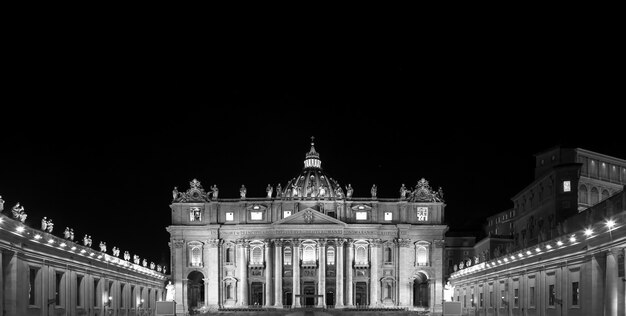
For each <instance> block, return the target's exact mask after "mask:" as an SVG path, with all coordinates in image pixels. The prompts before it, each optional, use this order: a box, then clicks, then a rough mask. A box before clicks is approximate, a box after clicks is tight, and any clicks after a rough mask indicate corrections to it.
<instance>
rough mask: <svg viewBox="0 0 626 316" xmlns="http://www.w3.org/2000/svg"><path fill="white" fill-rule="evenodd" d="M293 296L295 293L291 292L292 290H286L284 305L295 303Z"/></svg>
mask: <svg viewBox="0 0 626 316" xmlns="http://www.w3.org/2000/svg"><path fill="white" fill-rule="evenodd" d="M292 298H293V293H291V290H289V291H285V292H284V293H283V305H288V306H291V304H292V303H293V302H292V300H291V299H292Z"/></svg>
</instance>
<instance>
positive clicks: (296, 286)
mask: <svg viewBox="0 0 626 316" xmlns="http://www.w3.org/2000/svg"><path fill="white" fill-rule="evenodd" d="M291 255H292V256H293V285H292V292H293V305H292V306H293V307H294V308H296V307H300V306H301V304H300V296H296V295H300V294H301V293H300V241H299V240H297V239H295V240H294V241H293V249H292V254H291Z"/></svg>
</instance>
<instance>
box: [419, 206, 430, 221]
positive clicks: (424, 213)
mask: <svg viewBox="0 0 626 316" xmlns="http://www.w3.org/2000/svg"><path fill="white" fill-rule="evenodd" d="M417 220H418V221H420V222H424V221H427V220H428V207H418V208H417Z"/></svg>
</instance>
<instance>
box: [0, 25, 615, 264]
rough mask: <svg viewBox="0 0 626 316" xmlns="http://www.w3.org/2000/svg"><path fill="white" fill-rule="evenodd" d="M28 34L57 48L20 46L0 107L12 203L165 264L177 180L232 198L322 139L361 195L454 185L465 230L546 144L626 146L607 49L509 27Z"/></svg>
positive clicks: (457, 227)
mask: <svg viewBox="0 0 626 316" xmlns="http://www.w3.org/2000/svg"><path fill="white" fill-rule="evenodd" d="M35 41H41V42H42V43H46V44H54V45H52V47H49V49H50V51H53V52H54V53H48V54H44V55H42V54H40V53H38V52H36V51H32V50H24V51H16V52H15V55H16V56H18V55H19V58H18V59H17V60H18V61H19V62H17V63H16V65H17V67H16V68H19V70H16V71H15V72H11V76H12V80H11V83H10V84H8V85H7V86H5V88H8V91H9V95H8V98H6V99H5V105H7V107H5V108H11V109H12V110H13V111H10V112H9V111H5V110H2V113H0V121H1V122H2V126H1V132H0V140H1V142H0V195H1V196H2V198H3V199H4V200H5V201H6V204H5V210H4V213H5V214H10V208H11V207H12V206H13V205H14V204H15V203H16V202H18V201H19V202H20V203H21V204H22V205H23V206H24V207H25V211H26V212H27V214H28V219H27V223H28V224H29V225H30V226H33V227H38V226H39V225H40V220H41V218H42V217H43V216H47V217H50V218H52V220H53V221H54V223H55V230H54V233H55V234H56V235H58V236H61V235H62V231H63V229H64V228H65V227H66V226H69V227H73V228H74V231H75V232H76V238H77V239H80V238H82V237H83V236H84V234H89V235H91V236H92V237H93V241H94V248H97V246H96V245H97V244H98V243H99V242H100V241H101V240H104V241H106V242H107V245H108V246H109V249H110V248H111V247H112V246H118V247H120V248H121V250H122V253H123V252H124V251H125V250H129V252H130V253H131V255H132V254H138V255H139V256H140V257H142V258H143V257H147V258H148V260H149V261H155V262H157V263H161V264H167V265H168V266H169V259H168V258H169V253H168V246H167V242H168V240H169V235H168V233H167V232H166V231H165V227H166V226H168V225H169V223H170V209H169V207H168V206H169V203H170V202H171V197H172V195H171V192H172V189H173V187H174V186H177V187H178V189H179V190H186V189H187V188H188V186H189V181H190V180H192V179H193V178H197V179H198V180H200V181H201V182H202V184H203V186H204V188H205V189H208V188H209V187H210V186H211V185H213V184H217V185H218V187H219V188H220V197H224V198H226V197H232V198H235V197H238V188H239V187H240V186H241V185H242V184H245V186H246V187H247V189H248V196H249V197H262V196H264V195H265V187H266V186H267V184H268V183H269V184H272V186H274V187H275V186H276V184H277V183H279V182H280V183H281V184H282V185H283V186H284V185H285V184H286V182H287V181H288V180H289V179H291V178H292V177H294V176H296V175H297V174H298V173H299V172H300V170H301V169H302V167H303V163H302V161H303V159H304V155H305V153H306V152H307V151H308V150H309V146H310V145H309V143H310V137H311V136H315V147H316V149H317V151H318V152H320V155H321V160H322V167H323V168H324V170H325V172H326V173H327V174H328V175H329V176H331V177H333V178H335V179H337V180H338V181H339V182H340V184H342V185H343V186H345V185H347V184H348V183H350V184H352V186H353V187H354V188H355V193H354V195H355V196H364V197H366V196H369V189H370V187H371V186H372V184H376V185H377V186H378V196H379V197H396V196H398V190H399V187H400V186H401V184H402V183H405V184H406V185H407V186H411V187H413V186H414V185H415V183H416V182H417V181H418V180H419V179H420V178H422V177H424V178H426V179H427V180H428V181H429V182H430V184H431V185H432V186H433V188H435V189H436V188H438V187H439V186H441V187H443V190H444V193H445V196H444V198H445V200H446V204H447V207H446V223H447V224H448V225H450V230H451V231H455V232H466V233H467V234H480V233H481V225H482V224H483V222H484V219H485V216H488V215H491V214H494V213H497V212H500V211H503V210H506V209H507V208H509V207H511V206H512V202H511V201H510V198H511V197H512V196H513V195H515V194H516V193H517V192H518V191H520V190H521V189H523V188H524V187H525V186H526V185H527V184H529V183H530V181H532V179H533V167H534V158H533V154H535V153H537V152H539V151H542V150H545V149H548V148H550V147H553V146H556V145H563V146H572V147H582V148H585V149H589V150H592V151H596V152H600V153H604V154H607V155H612V156H616V157H620V158H626V144H625V142H624V135H623V134H624V132H623V126H624V122H625V120H624V116H623V114H621V113H619V112H617V110H618V109H619V108H618V107H617V106H615V105H616V104H623V95H618V93H617V91H618V90H617V84H616V83H615V82H612V81H611V80H610V79H609V78H608V76H607V73H609V74H610V72H611V70H610V66H611V63H612V62H611V60H612V56H611V55H610V54H608V55H607V54H604V53H602V49H603V47H602V46H596V47H597V49H598V51H597V53H594V54H591V53H589V51H583V50H573V49H570V48H573V46H572V45H575V44H574V43H573V42H568V41H567V40H566V39H562V40H560V41H556V42H550V41H540V42H532V41H529V42H527V45H522V46H518V45H517V44H516V43H515V41H512V40H511V41H507V40H502V42H499V43H498V44H501V45H495V44H493V45H489V46H487V45H484V43H485V42H475V43H474V45H473V46H467V47H465V48H463V51H459V49H461V48H459V47H452V46H446V48H443V47H440V46H439V48H436V49H435V48H432V47H433V46H424V47H422V49H420V50H419V51H420V53H419V54H413V52H414V51H407V50H406V49H407V48H408V47H405V46H402V47H396V46H385V47H388V50H383V53H380V54H379V53H378V52H379V51H378V50H377V51H376V52H374V51H373V50H370V51H368V52H367V53H364V52H363V51H362V50H361V49H356V47H345V46H342V47H337V46H332V49H330V47H326V46H316V47H308V48H307V47H306V46H305V45H302V44H301V45H299V46H297V47H291V48H290V49H288V50H282V51H276V52H273V53H269V52H268V51H266V52H265V53H264V54H263V56H262V55H261V54H250V55H246V54H245V53H243V50H240V51H239V52H238V53H237V54H232V55H231V54H229V53H230V52H226V51H223V50H220V49H219V47H218V46H217V45H216V46H215V47H213V48H215V51H219V53H220V56H216V55H205V56H203V55H202V54H200V53H198V52H197V51H193V52H192V51H191V50H190V51H189V53H187V51H186V47H181V49H180V50H174V49H168V50H158V49H156V48H157V46H158V45H157V44H153V43H149V44H148V43H143V42H140V41H138V42H133V41H129V40H125V41H120V42H117V41H115V40H113V39H110V40H109V41H108V42H107V44H108V45H101V43H97V42H96V41H88V40H87V41H86V42H85V43H84V44H85V45H84V46H83V47H82V49H81V50H79V51H77V50H75V49H69V48H68V47H67V46H65V44H67V42H66V41H51V40H50V38H49V37H48V36H47V35H46V34H43V35H41V34H40V36H39V37H38V38H37V39H35ZM42 45H43V44H42ZM344 45H345V44H344ZM348 46H349V45H348ZM496 46H497V47H499V48H498V49H497V50H495V48H496ZM71 48H76V47H75V46H72V47H71ZM344 48H345V49H344ZM248 49H249V50H252V49H255V48H253V47H248ZM18 50H19V49H18ZM396 50H397V52H398V53H397V54H396V53H395V51H396ZM266 55H269V56H266ZM600 55H603V56H604V57H605V58H597V57H599V56H600ZM226 56H228V57H226ZM618 125H621V126H618ZM477 236H478V235H477Z"/></svg>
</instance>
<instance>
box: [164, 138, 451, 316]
mask: <svg viewBox="0 0 626 316" xmlns="http://www.w3.org/2000/svg"><path fill="white" fill-rule="evenodd" d="M344 189H345V192H344ZM442 197H443V193H442V191H441V189H439V190H438V191H435V190H432V189H431V187H430V185H429V183H428V181H426V180H425V179H421V180H420V181H418V182H417V184H416V185H415V186H414V187H412V188H405V187H404V185H403V186H402V188H401V189H400V192H399V193H398V196H397V197H395V198H379V197H378V196H377V192H376V186H375V185H374V186H373V187H372V189H371V194H370V196H367V197H355V196H352V188H351V186H350V185H348V186H344V187H342V186H341V185H340V184H339V182H338V181H336V180H335V179H333V178H331V177H329V176H328V175H327V174H326V173H325V172H324V171H323V169H322V161H321V159H320V155H319V153H317V152H316V150H315V148H314V144H313V143H311V149H310V151H309V152H308V153H307V154H306V157H305V160H304V168H303V170H302V171H301V172H300V173H299V174H298V175H297V176H296V177H295V178H293V179H292V180H290V181H289V182H287V183H286V185H285V187H281V185H280V184H279V185H278V186H277V188H276V189H274V188H272V187H269V186H268V188H267V195H266V196H265V197H259V198H253V197H247V196H246V189H245V187H243V186H242V188H241V191H240V197H239V198H237V199H225V198H220V197H219V191H218V189H217V187H216V186H213V187H212V188H211V191H209V192H206V191H205V190H204V188H203V187H202V185H201V183H200V182H199V181H197V180H195V179H194V180H193V181H191V182H190V187H189V188H188V190H186V191H181V192H178V191H177V189H175V191H174V192H173V202H172V204H171V206H170V207H171V211H172V212H171V216H172V217H171V218H172V224H171V226H169V227H168V228H167V230H168V232H169V233H170V235H171V240H170V248H171V265H170V266H171V267H172V269H171V279H172V281H173V283H174V286H175V301H176V302H177V305H176V312H177V314H181V315H183V314H184V313H186V312H188V311H189V310H193V309H197V308H200V307H206V308H212V309H217V308H222V309H227V308H248V307H250V306H256V307H264V308H278V309H280V308H298V307H303V306H313V307H320V308H352V307H373V308H390V309H391V308H399V307H402V308H409V309H413V310H429V311H431V312H435V313H439V312H441V302H442V300H443V284H442V272H443V270H442V259H443V247H444V234H445V232H446V231H447V229H448V227H447V226H446V225H445V224H443V219H444V209H445V204H444V201H443V199H442Z"/></svg>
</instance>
